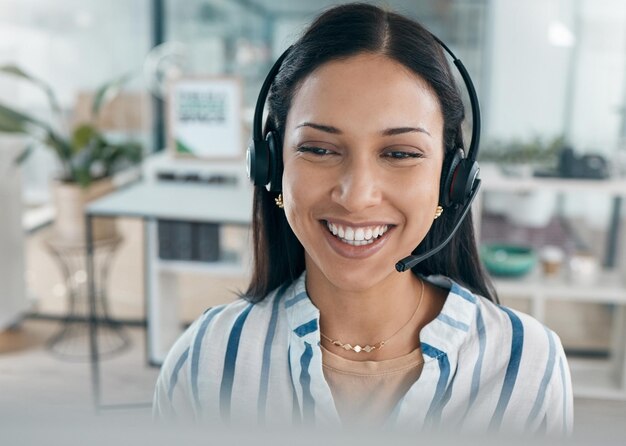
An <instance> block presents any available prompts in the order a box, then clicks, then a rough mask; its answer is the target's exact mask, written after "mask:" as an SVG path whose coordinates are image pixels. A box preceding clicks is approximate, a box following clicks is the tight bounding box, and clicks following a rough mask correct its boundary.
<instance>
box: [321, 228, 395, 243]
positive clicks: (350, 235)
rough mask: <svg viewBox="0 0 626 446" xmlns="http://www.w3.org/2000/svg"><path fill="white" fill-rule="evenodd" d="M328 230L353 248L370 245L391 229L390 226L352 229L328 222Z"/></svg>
mask: <svg viewBox="0 0 626 446" xmlns="http://www.w3.org/2000/svg"><path fill="white" fill-rule="evenodd" d="M326 226H327V227H328V230H329V231H330V232H331V233H332V234H333V235H335V236H337V237H338V238H339V239H340V240H341V241H342V242H344V243H347V244H349V245H353V246H361V245H369V244H370V243H373V242H374V240H376V239H377V238H378V237H380V236H382V235H383V234H384V233H385V232H387V230H388V229H389V226H388V225H382V226H370V227H361V228H352V227H350V226H345V227H344V226H340V225H336V224H334V223H330V222H326Z"/></svg>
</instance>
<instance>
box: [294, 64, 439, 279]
mask: <svg viewBox="0 0 626 446" xmlns="http://www.w3.org/2000/svg"><path fill="white" fill-rule="evenodd" d="M442 134H443V116H442V113H441V110H440V107H439V103H438V100H437V97H436V95H435V94H434V93H433V92H432V91H431V89H430V88H429V86H428V85H427V84H426V82H425V81H424V80H423V79H422V78H421V77H419V76H417V75H416V74H414V73H412V72H411V71H409V70H408V69H407V68H405V67H404V66H403V65H401V64H399V63H397V62H395V61H393V60H392V59H389V58H387V57H385V56H381V55H372V54H361V55H357V56H353V57H351V58H348V59H345V60H340V61H333V62H329V63H326V64H324V65H322V66H321V67H319V68H318V69H317V70H315V71H314V72H313V73H312V74H311V75H309V76H308V77H307V78H305V79H304V80H303V81H302V83H301V85H300V87H299V89H298V90H297V92H296V94H295V96H294V98H293V101H292V105H291V109H290V110H289V114H288V116H287V122H286V127H285V139H284V149H283V159H284V175H283V199H284V203H285V207H284V210H285V213H286V217H287V220H288V221H289V224H290V226H291V228H292V229H293V231H294V233H295V235H296V236H297V237H298V240H300V242H301V243H302V245H303V247H304V250H305V262H306V267H307V270H308V271H309V274H311V273H313V274H314V275H317V276H318V277H325V278H326V279H327V280H328V281H330V282H331V283H332V284H333V285H334V286H336V287H338V288H340V289H344V290H353V291H359V290H364V289H367V288H370V287H373V286H374V285H376V284H378V283H380V282H382V281H384V280H385V279H389V278H390V276H391V275H394V274H398V273H397V272H396V271H395V263H396V262H397V261H398V260H400V259H402V258H403V257H405V256H407V255H409V254H410V253H411V251H413V250H414V249H415V247H416V246H418V245H419V244H420V242H421V241H422V239H423V238H424V236H425V235H426V233H427V232H428V230H429V229H430V227H431V225H432V223H433V218H434V215H435V210H436V207H437V204H438V195H439V177H440V173H441V166H442V162H443V143H442ZM318 273H321V274H322V276H320V275H319V274H318Z"/></svg>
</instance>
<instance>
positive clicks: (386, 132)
mask: <svg viewBox="0 0 626 446" xmlns="http://www.w3.org/2000/svg"><path fill="white" fill-rule="evenodd" d="M413 132H419V133H425V134H427V135H428V136H431V134H430V133H428V130H426V129H425V128H423V127H395V128H391V129H385V130H383V131H382V132H380V133H381V135H383V136H393V135H400V134H402V133H413ZM431 137H432V136H431Z"/></svg>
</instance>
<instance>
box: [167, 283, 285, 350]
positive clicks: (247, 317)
mask: <svg viewBox="0 0 626 446" xmlns="http://www.w3.org/2000/svg"><path fill="white" fill-rule="evenodd" d="M279 291H280V289H276V290H274V291H272V292H270V293H268V295H267V296H266V297H265V298H264V299H262V300H260V301H258V302H251V301H249V300H247V299H245V297H243V296H240V297H238V298H237V299H236V300H234V301H233V302H230V303H227V304H223V305H218V306H215V307H211V308H208V309H206V310H205V311H204V313H202V315H200V316H199V317H198V318H197V319H196V320H195V321H193V322H192V324H191V325H190V326H189V327H188V328H187V329H186V330H185V332H184V333H183V334H182V335H181V336H180V337H179V338H178V340H177V341H176V343H175V344H174V346H173V347H172V349H171V350H170V353H169V354H168V359H169V360H170V361H172V360H175V358H176V357H180V356H181V355H183V354H184V353H185V351H188V352H189V354H191V353H192V351H193V349H194V348H195V349H198V348H201V347H202V346H203V345H206V344H211V345H213V346H217V345H226V344H227V343H228V340H229V339H230V338H231V337H232V336H233V333H239V334H238V338H239V337H241V335H242V331H243V330H244V328H245V333H254V332H257V333H258V330H259V329H260V328H261V326H267V324H268V323H269V322H270V319H272V316H274V317H276V316H277V313H279V311H278V310H279V308H280V305H278V303H279V302H280V301H281V300H282V298H283V295H282V294H281V293H280V292H279ZM166 361H167V360H166Z"/></svg>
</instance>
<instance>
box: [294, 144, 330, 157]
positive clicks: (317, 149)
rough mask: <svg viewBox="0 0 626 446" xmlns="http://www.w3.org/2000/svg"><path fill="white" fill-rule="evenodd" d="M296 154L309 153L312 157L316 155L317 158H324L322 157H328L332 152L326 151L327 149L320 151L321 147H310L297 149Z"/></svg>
mask: <svg viewBox="0 0 626 446" xmlns="http://www.w3.org/2000/svg"><path fill="white" fill-rule="evenodd" d="M297 150H298V152H301V153H311V154H313V155H318V156H324V155H330V154H331V153H333V152H332V150H328V149H322V148H321V147H311V146H300V147H298V149H297Z"/></svg>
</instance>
